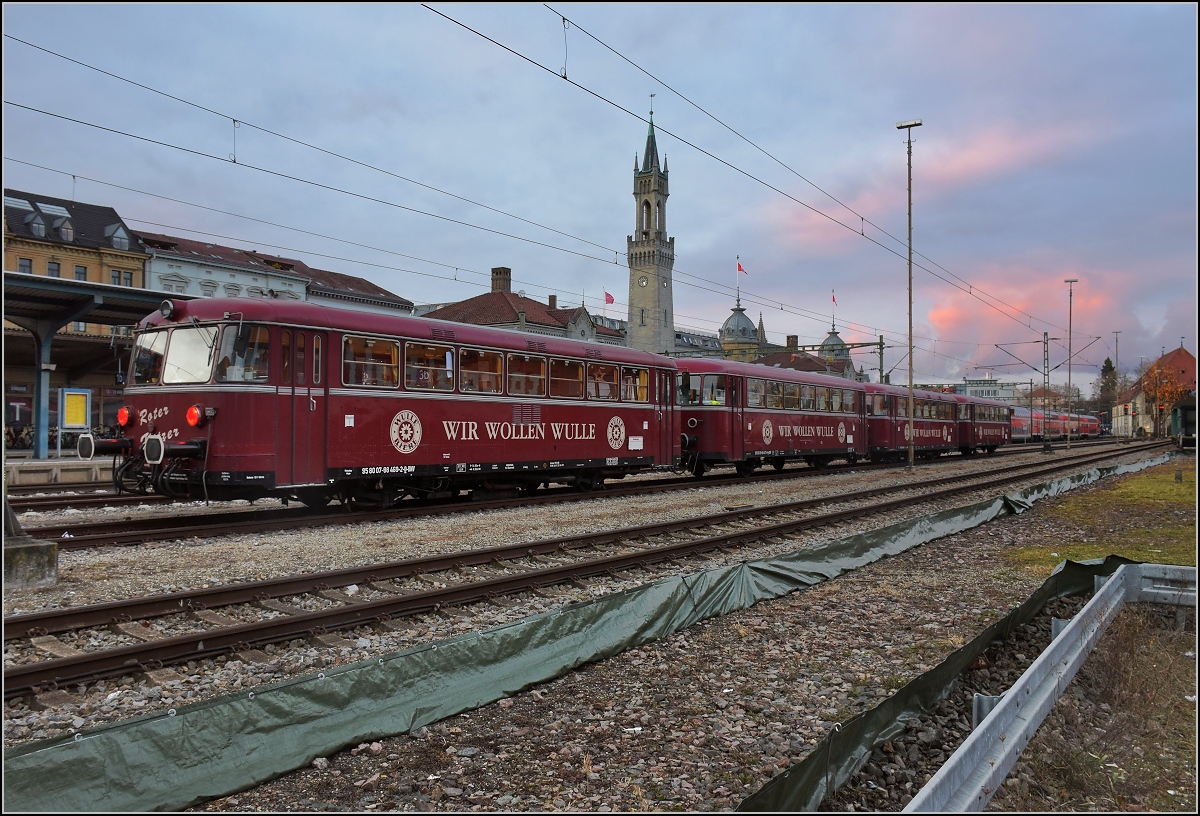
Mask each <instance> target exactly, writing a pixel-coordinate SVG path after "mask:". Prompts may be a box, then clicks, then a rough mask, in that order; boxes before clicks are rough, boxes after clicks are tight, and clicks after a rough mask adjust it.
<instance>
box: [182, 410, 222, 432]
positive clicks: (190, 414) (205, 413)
mask: <svg viewBox="0 0 1200 816" xmlns="http://www.w3.org/2000/svg"><path fill="white" fill-rule="evenodd" d="M216 415H217V409H216V408H207V407H205V406H203V405H199V404H197V405H193V406H192V407H191V408H188V409H187V414H186V415H185V418H186V419H187V424H188V425H191V426H192V427H193V428H202V427H204V423H205V422H207V421H208V420H209V418H210V417H214V416H216Z"/></svg>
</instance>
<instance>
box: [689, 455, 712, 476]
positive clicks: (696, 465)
mask: <svg viewBox="0 0 1200 816" xmlns="http://www.w3.org/2000/svg"><path fill="white" fill-rule="evenodd" d="M691 471H692V475H693V476H695V477H696V478H700V477H702V476H703V475H704V474H705V473H708V465H707V464H705V463H704V462H701V461H700V460H699V459H697V460H696V461H695V462H693V463H692V467H691Z"/></svg>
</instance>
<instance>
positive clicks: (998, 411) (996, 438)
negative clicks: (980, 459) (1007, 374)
mask: <svg viewBox="0 0 1200 816" xmlns="http://www.w3.org/2000/svg"><path fill="white" fill-rule="evenodd" d="M956 399H957V403H958V404H957V406H956V407H957V411H958V449H959V452H960V453H962V454H963V455H964V456H970V455H971V454H973V453H976V452H978V451H985V452H987V453H995V452H996V448H999V447H1001V446H1002V445H1007V444H1008V443H1009V442H1010V441H1011V438H1012V433H1013V430H1012V422H1013V420H1012V409H1011V408H1010V407H1009V406H1008V404H1007V403H1004V402H998V401H996V400H987V399H980V398H977V397H966V396H959V397H957V398H956Z"/></svg>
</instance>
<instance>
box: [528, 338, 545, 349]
mask: <svg viewBox="0 0 1200 816" xmlns="http://www.w3.org/2000/svg"><path fill="white" fill-rule="evenodd" d="M525 342H526V343H528V344H529V350H530V351H545V350H546V344H545V343H543V342H542V341H541V340H526V341H525Z"/></svg>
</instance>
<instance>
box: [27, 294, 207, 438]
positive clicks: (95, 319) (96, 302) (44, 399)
mask: <svg viewBox="0 0 1200 816" xmlns="http://www.w3.org/2000/svg"><path fill="white" fill-rule="evenodd" d="M167 298H171V299H172V300H191V299H193V298H192V297H191V296H188V295H180V294H175V293H167V292H158V291H152V290H148V289H134V288H131V287H128V286H114V285H112V284H106V283H91V282H88V281H76V280H65V279H62V278H48V277H45V276H42V275H29V274H23V273H20V272H9V271H5V273H4V319H5V321H7V322H9V323H12V324H14V325H16V326H19V327H20V328H21V329H24V330H25V331H24V332H21V331H16V330H13V329H9V328H8V327H6V328H5V331H4V366H5V370H6V371H7V370H10V367H11V366H22V365H31V366H32V367H33V370H34V389H33V390H34V399H33V426H34V444H33V455H34V458H37V459H44V458H46V455H47V451H48V448H49V442H48V440H49V423H50V414H49V410H50V408H49V406H50V372H51V371H55V370H58V369H61V370H62V371H63V372H65V373H66V374H67V377H68V379H75V378H78V377H81V376H83V375H85V374H88V373H91V372H92V371H95V370H97V369H99V368H102V367H103V366H105V365H112V364H113V362H114V360H115V355H114V353H113V348H114V346H118V345H120V346H124V347H126V348H128V347H129V346H130V345H131V344H132V337H129V336H122V335H119V334H118V335H112V336H111V337H97V336H94V335H80V334H72V335H59V334H58V332H59V330H60V329H62V328H63V327H64V326H67V325H69V324H71V323H74V322H76V321H79V322H86V323H91V324H98V325H101V326H130V327H132V326H134V325H136V324H137V323H138V322H139V321H140V320H141V319H142V318H143V317H145V316H146V315H148V314H150V313H151V312H153V311H155V310H156V309H157V308H158V307H159V305H160V304H161V303H162V302H163V301H164V300H166V299H167Z"/></svg>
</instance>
